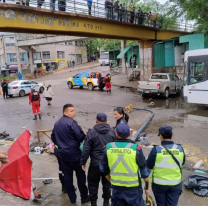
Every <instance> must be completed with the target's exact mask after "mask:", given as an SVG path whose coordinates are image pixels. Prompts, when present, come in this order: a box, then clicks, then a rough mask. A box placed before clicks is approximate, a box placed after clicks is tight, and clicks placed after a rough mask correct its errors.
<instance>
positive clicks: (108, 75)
mask: <svg viewBox="0 0 208 206" xmlns="http://www.w3.org/2000/svg"><path fill="white" fill-rule="evenodd" d="M105 87H106V90H107V93H108V92H109V93H111V76H110V74H106V78H105Z"/></svg>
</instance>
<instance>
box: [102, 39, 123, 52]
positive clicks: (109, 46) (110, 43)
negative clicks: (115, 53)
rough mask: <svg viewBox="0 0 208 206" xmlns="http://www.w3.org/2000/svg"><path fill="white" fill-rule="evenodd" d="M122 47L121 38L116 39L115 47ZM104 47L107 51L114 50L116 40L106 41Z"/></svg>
mask: <svg viewBox="0 0 208 206" xmlns="http://www.w3.org/2000/svg"><path fill="white" fill-rule="evenodd" d="M120 48H121V40H117V39H116V40H115V49H120ZM104 49H105V50H106V51H108V50H113V49H114V40H113V39H109V40H107V41H106V45H105V46H104Z"/></svg>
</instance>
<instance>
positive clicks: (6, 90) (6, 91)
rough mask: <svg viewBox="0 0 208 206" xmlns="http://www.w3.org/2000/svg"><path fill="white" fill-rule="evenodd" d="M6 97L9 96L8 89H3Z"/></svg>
mask: <svg viewBox="0 0 208 206" xmlns="http://www.w3.org/2000/svg"><path fill="white" fill-rule="evenodd" d="M2 91H3V97H4V99H5V98H7V97H8V89H2Z"/></svg>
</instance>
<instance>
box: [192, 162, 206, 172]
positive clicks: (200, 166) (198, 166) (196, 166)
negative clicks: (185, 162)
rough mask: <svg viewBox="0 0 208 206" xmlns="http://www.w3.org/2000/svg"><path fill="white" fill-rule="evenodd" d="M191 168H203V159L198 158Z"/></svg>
mask: <svg viewBox="0 0 208 206" xmlns="http://www.w3.org/2000/svg"><path fill="white" fill-rule="evenodd" d="M193 169H195V170H196V169H199V170H205V167H204V161H203V160H199V161H198V162H197V163H196V164H195V165H194V166H193Z"/></svg>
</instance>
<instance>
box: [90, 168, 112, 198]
mask: <svg viewBox="0 0 208 206" xmlns="http://www.w3.org/2000/svg"><path fill="white" fill-rule="evenodd" d="M100 179H101V181H102V185H103V196H102V197H103V198H104V199H110V197H111V183H110V182H109V181H108V180H107V179H106V178H105V176H104V175H103V174H102V173H101V172H100V169H99V166H90V167H89V170H88V176H87V181H88V189H89V193H90V201H91V202H96V201H97V199H98V188H99V183H100Z"/></svg>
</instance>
